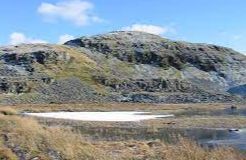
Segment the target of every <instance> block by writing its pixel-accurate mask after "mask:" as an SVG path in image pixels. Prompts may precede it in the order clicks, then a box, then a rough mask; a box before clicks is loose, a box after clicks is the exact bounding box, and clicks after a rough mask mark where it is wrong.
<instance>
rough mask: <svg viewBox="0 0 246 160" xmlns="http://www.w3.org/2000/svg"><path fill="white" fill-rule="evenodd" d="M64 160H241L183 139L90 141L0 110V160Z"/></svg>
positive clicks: (233, 153) (229, 151)
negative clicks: (174, 141)
mask: <svg viewBox="0 0 246 160" xmlns="http://www.w3.org/2000/svg"><path fill="white" fill-rule="evenodd" d="M19 158H24V159H33V158H37V159H40V160H41V159H42V160H46V159H47V160H49V159H55V158H57V159H67V160H70V159H71V160H80V159H81V160H86V159H87V160H104V159H105V160H113V159H117V160H118V159H119V160H121V159H122V160H128V159H129V160H133V159H150V160H151V159H153V160H158V159H168V160H211V159H213V160H221V159H223V160H244V159H245V158H244V157H243V155H240V154H239V153H238V152H237V151H235V150H233V149H231V148H217V149H214V150H208V149H205V148H201V147H200V146H198V145H197V144H196V143H194V142H191V141H189V140H186V139H182V138H180V139H179V142H178V143H176V144H168V143H164V142H160V141H158V140H157V141H134V140H129V141H124V142H123V141H122V142H121V141H117V142H116V141H93V140H89V139H88V138H87V139H86V138H85V137H83V136H82V135H80V134H78V133H76V132H73V131H72V130H71V129H69V128H68V127H65V126H62V125H61V126H56V127H54V126H53V127H51V126H46V125H43V124H40V123H39V122H38V121H37V120H35V119H32V118H28V117H21V116H19V115H18V114H17V111H16V110H14V109H13V108H7V107H1V108H0V159H1V160H2V159H3V160H16V159H19Z"/></svg>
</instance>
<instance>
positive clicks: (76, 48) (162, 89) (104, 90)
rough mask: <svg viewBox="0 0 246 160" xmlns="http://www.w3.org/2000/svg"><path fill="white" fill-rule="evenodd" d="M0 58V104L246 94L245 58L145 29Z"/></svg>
mask: <svg viewBox="0 0 246 160" xmlns="http://www.w3.org/2000/svg"><path fill="white" fill-rule="evenodd" d="M0 63H1V65H0V70H1V72H0V74H1V75H0V93H1V94H0V95H1V96H0V102H1V103H61V102H67V103H68V102H83V101H92V102H100V101H106V102H110V101H116V102H150V103H199V102H233V101H242V99H243V96H245V92H246V91H245V87H240V86H243V85H245V84H246V78H245V77H246V56H244V55H242V54H240V53H238V52H236V51H234V50H232V49H229V48H225V47H221V46H216V45H210V44H194V43H187V42H180V41H171V40H168V39H165V38H162V37H159V36H156V35H152V34H148V33H143V32H112V33H108V34H102V35H97V36H92V37H81V38H78V39H74V40H71V41H69V42H66V43H65V44H64V45H51V44H30V45H25V44H23V45H18V46H5V47H1V48H0ZM237 87H240V92H231V90H235V89H234V88H237Z"/></svg>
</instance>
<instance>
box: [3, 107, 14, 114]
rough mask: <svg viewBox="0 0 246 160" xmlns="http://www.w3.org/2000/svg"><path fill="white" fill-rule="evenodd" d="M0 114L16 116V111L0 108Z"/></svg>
mask: <svg viewBox="0 0 246 160" xmlns="http://www.w3.org/2000/svg"><path fill="white" fill-rule="evenodd" d="M0 114H3V115H16V114H17V111H16V110H15V109H13V108H10V107H0Z"/></svg>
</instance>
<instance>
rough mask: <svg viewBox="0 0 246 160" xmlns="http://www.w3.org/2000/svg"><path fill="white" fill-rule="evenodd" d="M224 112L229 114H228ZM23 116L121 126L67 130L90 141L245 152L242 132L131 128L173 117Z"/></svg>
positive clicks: (142, 114) (124, 114)
mask: <svg viewBox="0 0 246 160" xmlns="http://www.w3.org/2000/svg"><path fill="white" fill-rule="evenodd" d="M226 112H227V110H226ZM228 112H229V113H231V112H230V111H228ZM228 112H227V113H228ZM243 113H244V112H243ZM24 114H25V115H29V116H37V117H41V118H55V119H65V120H66V119H67V120H82V121H95V122H97V121H106V122H107V121H108V122H121V123H122V125H121V126H120V127H114V126H112V127H106V126H105V127H91V126H90V127H88V126H87V127H86V126H83V125H72V126H71V127H72V128H73V130H75V131H76V132H80V133H81V134H82V135H84V136H85V137H87V138H90V139H93V140H107V141H122V140H156V139H159V140H161V141H163V142H168V143H175V141H176V140H177V139H178V137H179V136H182V137H186V138H189V139H192V140H195V141H197V142H198V143H200V144H201V145H202V146H204V147H214V146H220V145H222V146H232V147H235V148H237V149H240V150H244V151H246V129H240V130H239V131H229V130H228V129H206V128H205V129H203V128H155V127H153V128H151V127H148V128H147V127H146V128H145V127H143V126H141V127H136V126H134V125H131V123H133V122H138V121H141V120H150V119H158V118H165V117H173V115H171V114H169V115H164V114H163V115H153V114H151V113H150V112H49V113H24ZM218 114H225V111H223V112H219V113H218V112H216V113H215V115H218ZM240 114H241V112H240Z"/></svg>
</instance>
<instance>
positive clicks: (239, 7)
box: [0, 0, 246, 51]
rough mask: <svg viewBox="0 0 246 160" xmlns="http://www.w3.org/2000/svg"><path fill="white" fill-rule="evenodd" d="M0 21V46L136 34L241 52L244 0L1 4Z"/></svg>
mask: <svg viewBox="0 0 246 160" xmlns="http://www.w3.org/2000/svg"><path fill="white" fill-rule="evenodd" d="M0 21H1V23H0V25H1V29H0V45H6V44H17V43H21V42H23V43H35V42H49V43H58V42H59V41H60V43H61V42H63V41H64V40H67V39H71V38H73V37H79V36H83V35H94V34H100V33H105V32H110V31H114V30H141V31H146V32H151V33H155V34H159V35H161V36H163V37H167V38H170V39H174V40H185V41H190V42H200V43H214V44H218V45H223V46H227V47H231V48H234V49H236V50H239V51H246V1H245V0H86V1H84V0H30V1H29V0H25V1H24V0H22V1H20V0H3V1H1V5H0Z"/></svg>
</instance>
